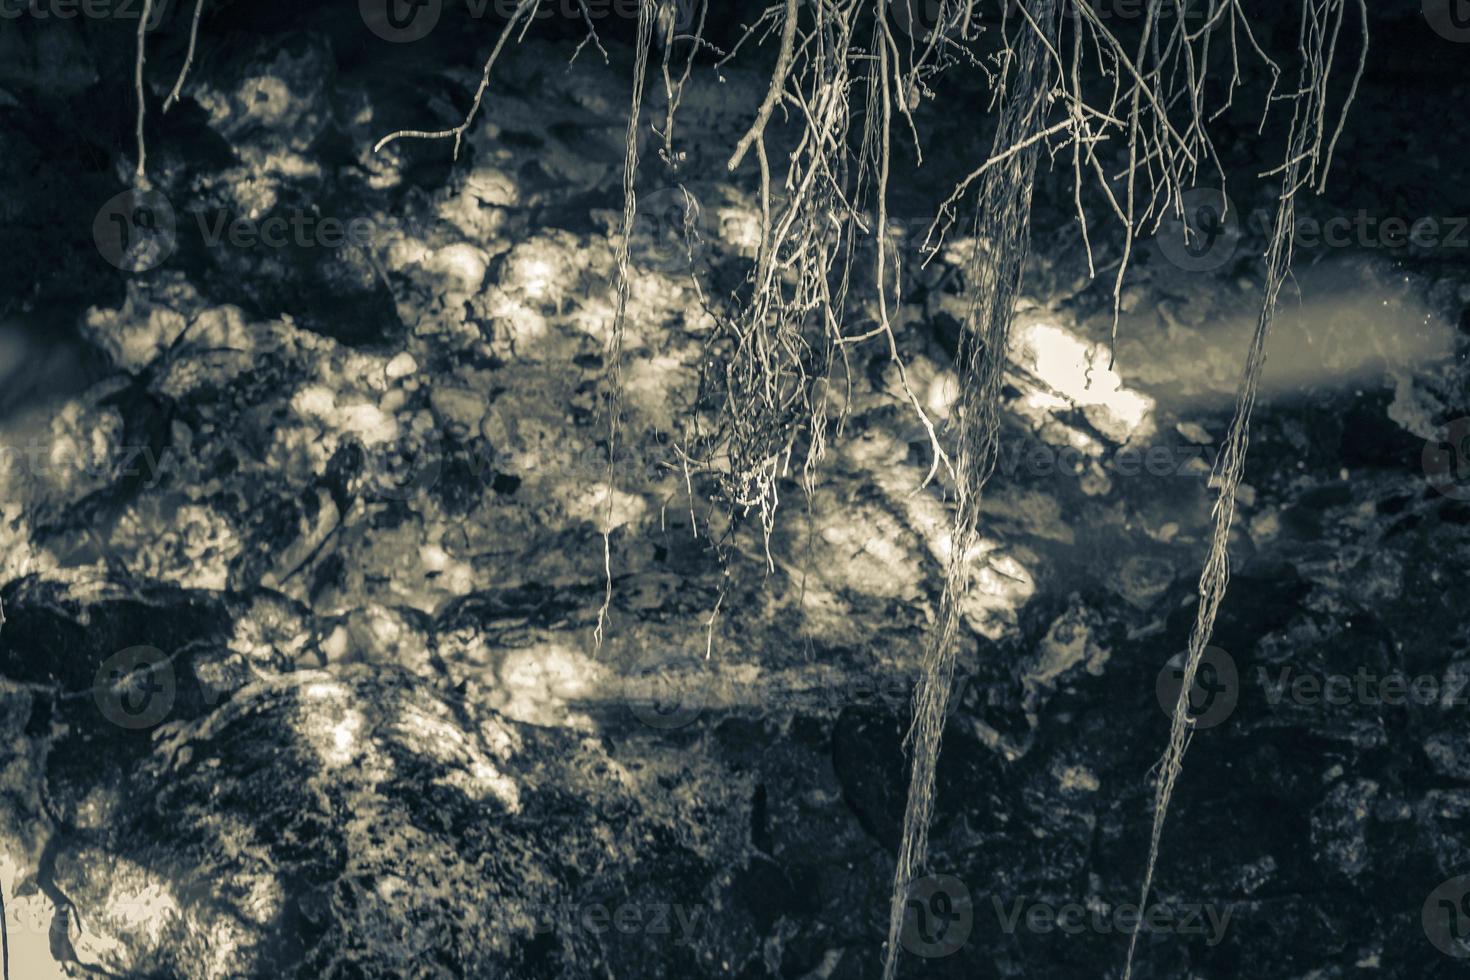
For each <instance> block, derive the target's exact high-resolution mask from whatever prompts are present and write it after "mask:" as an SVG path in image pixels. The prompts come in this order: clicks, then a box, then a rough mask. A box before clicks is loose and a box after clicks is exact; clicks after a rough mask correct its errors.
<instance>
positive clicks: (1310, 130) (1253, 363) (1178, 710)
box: [1123, 0, 1368, 980]
mask: <svg viewBox="0 0 1470 980" xmlns="http://www.w3.org/2000/svg"><path fill="white" fill-rule="evenodd" d="M1356 2H1357V5H1358V8H1359V12H1360V16H1361V23H1362V28H1363V35H1362V36H1363V48H1362V54H1361V57H1360V60H1359V62H1358V70H1357V76H1356V77H1355V78H1354V80H1353V85H1352V89H1351V90H1350V92H1349V95H1348V103H1349V104H1350V103H1351V101H1352V94H1353V93H1354V92H1356V91H1357V84H1358V79H1359V78H1361V76H1362V72H1363V68H1364V65H1365V63H1366V60H1367V53H1368V51H1367V36H1368V35H1367V24H1368V19H1367V17H1368V15H1367V7H1366V6H1365V3H1364V0H1356ZM1347 4H1348V0H1304V2H1303V4H1302V31H1301V38H1300V41H1299V42H1298V43H1299V46H1300V53H1301V56H1302V59H1303V64H1302V68H1301V84H1300V85H1299V86H1298V89H1297V93H1298V94H1296V95H1293V96H1292V97H1291V100H1292V111H1293V115H1292V120H1291V135H1290V137H1289V139H1288V145H1287V162H1286V163H1285V164H1284V165H1283V166H1282V167H1280V168H1278V170H1276V171H1273V173H1280V174H1281V195H1280V197H1279V199H1278V201H1277V207H1276V220H1275V223H1274V225H1273V226H1272V229H1271V242H1270V247H1269V250H1268V252H1267V256H1266V289H1265V295H1264V297H1263V299H1262V302H1261V309H1260V314H1259V316H1258V317H1257V319H1256V330H1255V333H1254V334H1253V335H1252V337H1251V343H1250V349H1249V351H1248V352H1247V354H1246V361H1245V370H1244V372H1243V374H1242V376H1241V380H1240V388H1239V393H1238V394H1237V396H1236V403H1235V415H1234V417H1233V418H1232V419H1231V422H1230V430H1229V434H1228V435H1227V436H1226V439H1225V451H1224V452H1223V453H1222V454H1221V456H1220V461H1219V463H1218V464H1217V468H1216V472H1215V474H1214V479H1215V480H1216V481H1218V484H1219V487H1220V490H1219V496H1218V497H1217V498H1216V500H1215V506H1214V509H1213V512H1212V516H1213V518H1214V531H1213V533H1212V535H1211V537H1210V549H1209V554H1208V556H1207V557H1206V559H1205V564H1204V569H1203V570H1202V571H1201V572H1200V579H1199V605H1198V607H1197V609H1196V612H1195V620H1194V628H1193V629H1192V631H1191V632H1190V636H1189V650H1188V653H1187V654H1186V657H1185V662H1184V671H1183V675H1182V679H1181V681H1180V688H1179V698H1178V700H1177V701H1176V702H1175V704H1174V713H1173V718H1172V720H1171V722H1170V726H1169V745H1168V748H1167V749H1166V750H1165V752H1164V757H1163V759H1162V760H1161V761H1160V763H1159V775H1158V781H1157V783H1156V786H1155V792H1154V806H1153V829H1152V832H1151V834H1150V836H1149V848H1148V863H1147V865H1146V867H1145V870H1144V875H1143V886H1142V889H1141V894H1140V896H1139V901H1138V904H1139V907H1140V908H1145V907H1147V904H1148V896H1149V891H1150V889H1151V887H1152V885H1153V879H1154V870H1155V868H1156V866H1157V864H1158V859H1159V842H1160V840H1161V839H1162V836H1163V830H1164V819H1165V817H1166V816H1167V815H1168V812H1169V803H1170V801H1171V800H1172V799H1173V795H1174V787H1175V785H1176V783H1177V782H1178V779H1179V774H1180V772H1181V771H1182V770H1183V767H1184V753H1185V751H1186V750H1188V748H1189V741H1190V736H1191V734H1192V733H1193V727H1192V724H1193V722H1192V719H1191V717H1190V703H1189V698H1190V693H1191V690H1192V689H1193V687H1194V679H1195V675H1196V672H1197V671H1198V670H1199V664H1200V660H1201V658H1202V657H1203V656H1204V651H1205V647H1206V646H1207V645H1208V644H1209V642H1210V636H1211V634H1212V632H1213V631H1214V625H1215V616H1216V614H1217V613H1218V612H1219V609H1220V602H1221V600H1223V599H1224V597H1225V588H1226V585H1227V584H1228V582H1229V579H1230V559H1229V554H1228V546H1229V538H1230V525H1231V520H1232V518H1233V516H1234V513H1235V494H1236V491H1237V490H1238V489H1239V487H1240V480H1241V476H1242V474H1243V473H1244V470H1245V452H1246V446H1247V444H1248V442H1249V441H1250V417H1251V410H1252V409H1253V408H1254V407H1255V402H1256V392H1257V390H1258V389H1259V387H1260V381H1261V370H1262V368H1263V367H1264V366H1265V363H1266V339H1267V337H1268V336H1269V335H1270V332H1271V322H1272V319H1273V317H1274V314H1275V310H1276V298H1277V294H1278V293H1279V292H1280V290H1281V286H1282V284H1283V283H1284V282H1285V280H1286V277H1287V275H1289V274H1290V272H1291V256H1292V249H1293V246H1294V244H1295V229H1296V195H1297V193H1298V192H1299V191H1301V190H1302V189H1304V188H1309V187H1311V185H1312V184H1313V182H1314V181H1315V182H1316V183H1317V186H1318V189H1319V191H1320V189H1321V188H1322V187H1323V186H1325V181H1326V178H1327V166H1328V163H1329V161H1330V158H1331V149H1332V146H1333V144H1334V143H1335V142H1336V135H1335V134H1334V135H1333V137H1332V138H1331V141H1328V136H1327V130H1326V120H1327V83H1328V78H1329V75H1330V74H1331V70H1332V64H1333V61H1334V60H1335V58H1336V52H1337V40H1338V36H1339V33H1340V31H1341V28H1342V22H1343V16H1344V10H1345V8H1346V6H1347ZM1348 107H1349V106H1348V105H1346V104H1345V105H1344V106H1343V108H1342V113H1343V114H1344V115H1345V114H1346V112H1347V109H1348ZM1337 132H1338V133H1340V132H1341V123H1339V126H1338V129H1337ZM1324 143H1325V144H1326V145H1325V147H1324ZM1138 933H1139V925H1138V923H1135V924H1134V928H1133V932H1132V935H1131V936H1130V937H1129V940H1128V958H1127V961H1126V963H1125V965H1124V969H1123V978H1124V980H1128V978H1129V977H1131V976H1132V973H1133V959H1134V954H1135V952H1136V950H1137V946H1138Z"/></svg>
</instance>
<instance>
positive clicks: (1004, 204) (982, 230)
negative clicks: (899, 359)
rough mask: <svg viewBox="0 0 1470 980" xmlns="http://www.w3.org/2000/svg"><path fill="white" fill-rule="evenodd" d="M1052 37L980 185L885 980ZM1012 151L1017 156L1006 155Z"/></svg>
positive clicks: (941, 698)
mask: <svg viewBox="0 0 1470 980" xmlns="http://www.w3.org/2000/svg"><path fill="white" fill-rule="evenodd" d="M1052 5H1053V0H1040V2H1039V3H1038V4H1037V5H1036V8H1035V10H1036V16H1037V18H1038V20H1039V23H1040V25H1044V27H1043V30H1046V29H1049V28H1050V27H1051V25H1052V22H1053V10H1052ZM1044 37H1045V35H1044V34H1040V33H1035V32H1029V31H1028V32H1026V33H1025V34H1024V35H1023V36H1022V37H1021V38H1020V40H1019V42H1018V44H1017V45H1016V49H1015V53H1016V55H1017V57H1016V58H1015V60H1014V61H1013V63H1012V64H1011V65H1010V66H1008V68H1007V73H1006V75H1003V76H1002V78H1001V79H1000V82H999V84H1000V86H1001V92H1000V97H999V98H1000V104H999V109H998V112H999V117H1000V120H999V125H998V126H997V128H996V133H995V138H994V145H995V148H996V151H997V155H999V158H1000V159H999V162H998V163H996V164H995V165H994V166H993V167H991V168H989V169H988V170H987V171H986V172H985V175H984V177H983V178H982V184H981V190H980V199H979V202H978V204H977V206H976V210H975V224H974V232H975V245H974V249H973V251H972V253H971V257H970V262H969V266H968V269H967V273H968V282H967V285H968V286H969V288H970V290H971V306H970V310H969V314H968V316H967V317H966V323H965V329H964V330H963V331H962V333H961V335H960V349H959V353H958V358H957V362H956V365H955V367H956V371H957V373H958V374H959V378H960V386H959V391H960V406H959V410H958V413H957V414H958V418H959V427H958V429H959V430H958V434H957V436H956V443H957V449H956V452H955V496H956V503H955V513H954V524H953V526H952V527H951V530H950V553H949V559H948V562H947V567H946V574H945V581H944V592H943V595H942V596H941V599H940V609H939V619H938V622H937V624H936V625H935V627H934V629H933V631H932V633H931V635H930V637H929V640H928V644H927V646H926V649H925V653H924V664H923V669H922V673H921V674H920V676H919V682H918V686H917V687H916V689H915V692H914V719H913V724H912V727H911V728H910V729H909V733H908V738H907V744H908V746H909V749H910V756H911V759H912V762H911V767H912V768H911V771H910V777H909V791H908V802H907V805H906V807H905V809H904V819H903V839H902V840H901V842H900V844H899V853H898V865H897V868H896V870H895V871H894V876H893V893H892V897H891V899H890V904H889V918H888V944H887V947H886V950H885V954H884V962H883V977H884V980H892V978H893V977H894V975H895V974H896V973H897V969H898V950H899V934H900V930H901V929H902V927H903V918H904V913H905V905H906V903H907V900H908V891H909V887H910V882H911V881H912V879H913V876H914V874H915V872H916V871H917V869H918V868H919V867H920V866H921V865H922V864H923V861H924V854H925V850H926V847H927V844H928V837H929V820H930V817H931V815H932V813H933V809H934V772H935V766H936V764H937V762H938V758H939V742H940V735H941V734H942V732H943V728H944V718H945V715H946V712H947V710H948V707H949V697H950V688H951V685H952V683H953V679H954V667H955V656H956V649H957V645H958V644H957V639H958V633H959V627H960V617H961V613H960V604H961V602H962V601H963V599H964V596H965V593H966V591H967V587H968V584H969V582H968V580H969V573H970V561H969V557H970V554H971V552H972V551H973V550H974V548H975V546H976V544H977V543H978V527H979V521H980V502H981V495H982V493H983V492H984V489H985V484H986V482H987V481H988V480H989V479H990V475H991V473H992V472H993V471H994V469H995V464H996V458H997V453H998V449H999V445H1000V393H1001V382H1002V380H1003V378H1004V374H1005V364H1006V354H1007V350H1008V348H1009V338H1010V326H1011V317H1012V310H1013V308H1014V306H1015V298H1016V294H1017V292H1018V290H1019V288H1020V282H1021V270H1022V266H1023V265H1024V263H1025V259H1026V250H1027V247H1028V244H1029V241H1030V226H1031V186H1032V181H1033V179H1034V177H1035V173H1036V160H1037V156H1038V155H1039V151H1040V145H1039V142H1038V140H1037V138H1036V137H1037V135H1038V134H1039V133H1040V132H1041V130H1042V128H1043V124H1042V118H1043V114H1044V110H1045V100H1046V91H1047V81H1048V78H1049V76H1050V72H1049V63H1048V62H1046V61H1045V60H1043V58H1042V57H1041V56H1040V49H1041V45H1040V43H1039V42H1040V41H1041V40H1042V39H1043V38H1044ZM1008 147H1016V148H1018V149H1017V150H1016V151H1015V152H1008V153H1007V152H1004V151H1005V150H1006V148H1008Z"/></svg>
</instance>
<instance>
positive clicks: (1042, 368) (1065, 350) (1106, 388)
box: [1017, 323, 1154, 434]
mask: <svg viewBox="0 0 1470 980" xmlns="http://www.w3.org/2000/svg"><path fill="white" fill-rule="evenodd" d="M1017 346H1018V347H1019V348H1020V353H1021V354H1022V360H1023V361H1024V360H1026V359H1028V358H1027V357H1026V355H1028V354H1029V360H1030V361H1031V364H1030V367H1031V369H1032V370H1033V371H1034V372H1035V373H1036V375H1037V376H1038V377H1039V378H1040V379H1041V380H1042V381H1044V382H1046V384H1047V385H1048V386H1050V387H1051V388H1052V389H1053V391H1054V392H1055V393H1056V394H1057V395H1060V396H1062V397H1063V398H1065V399H1067V400H1068V401H1071V402H1073V403H1075V404H1077V405H1080V406H1083V407H1084V408H1086V407H1088V406H1098V407H1100V408H1103V409H1105V410H1106V411H1107V412H1108V413H1109V414H1111V415H1112V416H1113V417H1114V418H1115V419H1116V420H1117V421H1118V422H1119V423H1120V424H1121V425H1122V427H1123V428H1124V429H1125V430H1126V433H1127V434H1131V433H1132V432H1133V430H1135V429H1137V428H1138V427H1139V426H1141V425H1142V424H1143V423H1144V420H1145V419H1146V418H1147V417H1148V414H1149V412H1150V411H1151V410H1152V409H1153V406H1154V402H1153V399H1152V398H1149V397H1148V396H1147V395H1144V394H1141V393H1140V392H1137V391H1133V390H1132V389H1130V388H1125V387H1124V386H1123V379H1122V378H1121V377H1120V376H1119V375H1118V373H1117V372H1116V371H1114V370H1112V369H1110V368H1109V367H1108V350H1107V347H1106V345H1104V344H1089V343H1087V342H1086V341H1084V340H1082V339H1080V338H1078V337H1076V336H1074V335H1073V334H1071V333H1069V332H1067V331H1066V330H1063V329H1062V328H1060V327H1056V326H1053V325H1051V324H1048V323H1033V324H1029V325H1027V326H1024V327H1022V328H1021V329H1020V331H1019V332H1018V336H1017ZM1032 401H1033V403H1038V402H1039V403H1040V404H1037V407H1039V408H1060V407H1062V406H1061V405H1058V404H1056V402H1057V401H1058V399H1056V398H1055V397H1054V396H1052V395H1050V394H1049V393H1041V392H1037V393H1035V394H1034V395H1033V396H1032Z"/></svg>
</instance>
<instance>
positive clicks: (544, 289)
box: [521, 259, 551, 299]
mask: <svg viewBox="0 0 1470 980" xmlns="http://www.w3.org/2000/svg"><path fill="white" fill-rule="evenodd" d="M521 288H522V289H524V290H525V291H526V295H527V296H529V297H531V298H532V299H541V298H542V297H543V296H545V295H546V294H547V293H549V292H550V291H551V266H550V265H548V264H547V263H546V262H543V261H542V260H541V259H532V260H531V261H530V262H527V263H526V264H525V265H522V266H521Z"/></svg>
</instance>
